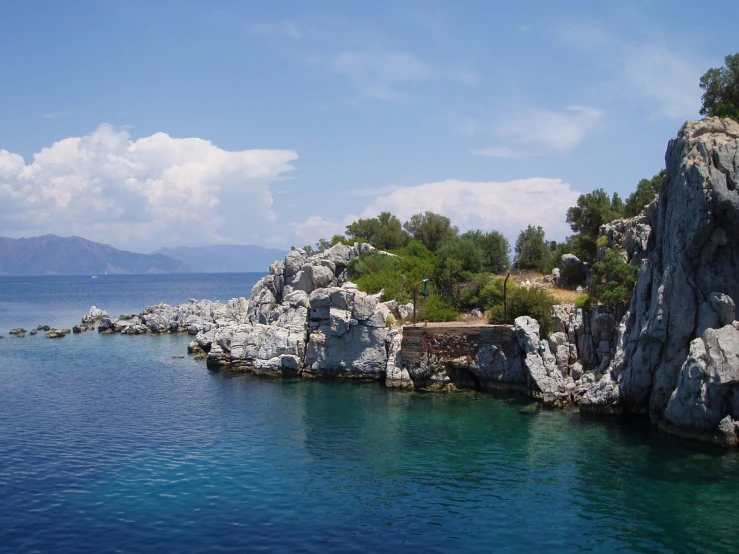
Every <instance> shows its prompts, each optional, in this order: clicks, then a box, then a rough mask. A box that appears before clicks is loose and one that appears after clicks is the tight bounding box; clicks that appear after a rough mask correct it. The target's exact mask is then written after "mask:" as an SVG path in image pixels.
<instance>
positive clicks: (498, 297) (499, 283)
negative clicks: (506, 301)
mask: <svg viewBox="0 0 739 554" xmlns="http://www.w3.org/2000/svg"><path fill="white" fill-rule="evenodd" d="M504 283H505V278H504V277H496V278H494V279H491V280H490V281H489V282H488V283H487V284H486V285H485V286H484V287H483V288H482V290H481V291H480V294H479V302H480V307H481V308H482V309H488V308H492V307H493V306H496V305H498V304H500V305H501V306H502V305H503V285H504ZM516 288H517V287H516V285H515V283H514V282H513V281H511V280H509V281H508V297H509V298H510V296H511V294H512V293H513V291H514V290H515V289H516ZM501 317H502V312H501Z"/></svg>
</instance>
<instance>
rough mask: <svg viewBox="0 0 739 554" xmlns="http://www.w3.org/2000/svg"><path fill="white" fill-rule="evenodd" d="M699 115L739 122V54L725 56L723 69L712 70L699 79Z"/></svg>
mask: <svg viewBox="0 0 739 554" xmlns="http://www.w3.org/2000/svg"><path fill="white" fill-rule="evenodd" d="M700 87H701V88H702V89H703V91H704V92H703V97H702V98H701V101H702V103H701V109H700V114H701V115H709V116H710V115H714V116H718V117H730V118H731V119H733V120H734V121H739V54H734V55H733V56H726V58H724V67H720V68H712V69H709V70H708V71H706V72H705V74H704V75H703V76H702V77H701V80H700Z"/></svg>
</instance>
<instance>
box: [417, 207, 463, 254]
mask: <svg viewBox="0 0 739 554" xmlns="http://www.w3.org/2000/svg"><path fill="white" fill-rule="evenodd" d="M403 229H405V230H406V231H408V232H409V233H410V234H411V235H412V236H413V238H414V239H415V240H420V241H421V242H422V243H423V244H425V245H426V248H428V249H429V250H431V251H432V252H436V251H437V250H438V249H439V247H440V246H441V245H442V244H444V243H445V242H446V241H449V240H452V239H455V238H456V237H457V235H458V234H459V229H458V228H457V227H456V226H454V225H452V222H451V221H450V220H449V218H448V217H445V216H443V215H439V214H435V213H434V212H424V213H422V214H416V215H413V216H411V218H410V219H409V220H408V221H406V222H405V223H403Z"/></svg>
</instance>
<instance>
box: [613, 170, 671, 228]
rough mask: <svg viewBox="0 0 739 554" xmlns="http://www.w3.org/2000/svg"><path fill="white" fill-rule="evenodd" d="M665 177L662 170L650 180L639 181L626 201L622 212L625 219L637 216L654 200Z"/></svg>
mask: <svg viewBox="0 0 739 554" xmlns="http://www.w3.org/2000/svg"><path fill="white" fill-rule="evenodd" d="M665 175H667V170H666V169H663V170H662V171H660V172H659V173H657V174H656V175H655V176H654V177H652V178H651V179H642V180H641V181H639V184H638V185H637V186H636V190H635V191H634V192H632V193H631V194H630V195H629V197H628V198H627V199H626V204H625V205H624V210H623V214H624V216H625V217H634V216H636V215H639V214H640V213H641V211H642V210H643V209H644V207H645V206H646V205H647V204H649V203H650V202H651V201H652V200H654V197H655V195H657V194H659V191H660V190H661V189H662V181H664V179H665Z"/></svg>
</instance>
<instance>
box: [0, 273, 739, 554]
mask: <svg viewBox="0 0 739 554" xmlns="http://www.w3.org/2000/svg"><path fill="white" fill-rule="evenodd" d="M257 277H258V276H257V275H241V276H234V275H207V276H200V277H192V276H182V277H181V279H180V278H178V279H174V280H172V281H169V282H168V281H167V279H171V277H169V276H168V277H167V278H164V277H159V276H157V277H135V278H134V277H115V278H112V281H113V285H115V286H113V285H110V286H109V287H108V288H105V289H103V288H102V287H99V288H97V289H95V288H91V287H95V286H97V283H95V285H89V284H88V282H87V280H89V277H88V278H86V279H83V278H48V277H45V278H31V281H33V283H34V285H33V286H30V285H24V286H25V287H29V288H25V289H24V288H23V287H24V286H18V283H17V282H18V281H22V279H5V280H2V279H0V308H1V309H2V311H0V314H1V317H0V325H2V327H0V331H2V332H7V330H9V328H10V327H11V326H18V325H24V326H27V327H28V326H30V325H32V324H34V322H38V323H46V322H52V321H55V318H56V320H59V321H58V323H59V324H65V325H71V324H72V323H74V322H76V321H77V320H78V318H79V317H80V316H81V315H82V314H83V313H85V312H86V311H87V309H89V306H90V305H91V304H96V305H98V307H102V308H105V309H110V308H111V307H113V306H116V307H117V308H119V309H111V311H112V312H113V313H116V312H117V311H121V312H131V311H138V310H140V308H141V307H142V306H143V305H144V304H149V303H152V302H159V301H168V302H170V303H179V302H183V301H186V300H187V299H188V298H190V297H197V298H201V297H213V298H220V299H224V300H225V299H227V298H229V297H231V296H236V295H247V294H248V291H249V290H250V288H251V285H252V284H253V282H254V281H255V280H256V278H257ZM101 280H103V278H102V277H101V279H98V280H94V281H101ZM24 282H28V279H26V281H24ZM39 283H40V284H39ZM170 289H171V290H170ZM90 290H92V291H93V293H92V294H90ZM30 291H34V292H30ZM75 291H76V292H75ZM101 291H108V292H106V293H103V292H101ZM199 291H202V292H200V293H199ZM78 304H80V305H79V307H78ZM9 306H10V308H9ZM29 314H30V315H29ZM42 316H45V319H44V318H43V317H42ZM39 317H41V319H38V318H39ZM24 318H26V319H27V320H28V321H26V320H24ZM65 318H66V319H65ZM38 323H35V324H38ZM5 327H7V328H8V329H5ZM188 340H189V337H187V336H162V337H150V336H141V337H137V336H116V335H99V334H97V333H85V334H81V335H70V336H68V337H65V338H64V339H57V340H49V339H46V338H44V337H43V336H41V337H39V336H36V337H31V336H27V337H26V338H24V339H16V338H12V337H7V336H6V338H4V339H2V340H0V551H3V552H5V551H7V552H116V551H126V552H134V551H135V552H139V551H143V552H163V551H173V552H202V551H205V550H207V551H215V552H242V551H248V550H269V551H290V552H293V551H298V552H300V551H304V552H332V551H334V552H346V551H386V550H391V549H403V550H404V551H410V552H417V551H424V552H437V551H450V550H453V551H478V552H489V551H501V552H506V551H515V552H525V551H530V550H534V549H536V550H540V551H547V552H557V551H560V552H572V551H599V552H611V551H616V550H618V551H624V552H632V551H634V552H732V551H736V550H737V548H739V546H738V544H737V543H738V542H739V541H738V540H737V538H736V526H737V523H738V522H739V521H738V518H737V516H736V499H737V498H739V496H738V494H737V493H739V458H738V457H737V455H736V454H735V453H722V451H720V450H714V449H712V448H706V447H703V446H701V445H694V444H692V443H687V442H683V441H679V440H676V439H673V438H670V437H666V436H665V435H663V434H661V433H660V432H658V431H656V430H653V429H651V428H650V427H649V426H648V425H646V424H645V423H644V422H643V421H639V420H637V421H624V420H619V419H603V418H599V417H591V416H586V415H581V414H579V413H578V412H575V411H564V412H563V411H550V410H542V409H539V408H537V406H536V405H535V404H532V403H530V402H528V401H527V400H526V399H522V398H520V397H515V396H510V397H508V396H505V395H504V396H491V395H486V394H471V393H469V394H468V393H464V394H423V393H405V392H400V391H389V390H385V389H384V388H382V387H381V386H379V385H375V384H366V383H365V384H357V383H347V382H341V381H301V380H288V381H281V380H271V379H259V378H255V377H252V376H246V375H229V374H217V373H210V372H208V371H207V370H206V368H205V366H204V364H203V363H202V362H199V361H195V360H193V359H191V358H185V359H179V358H173V357H172V356H178V355H182V354H183V353H184V352H185V347H186V344H187V342H188Z"/></svg>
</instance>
